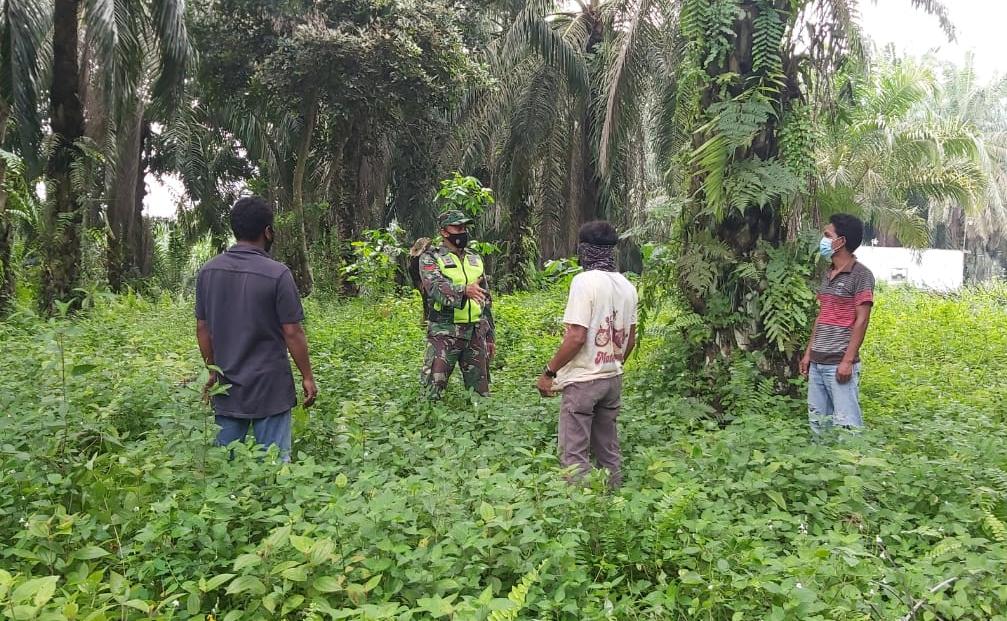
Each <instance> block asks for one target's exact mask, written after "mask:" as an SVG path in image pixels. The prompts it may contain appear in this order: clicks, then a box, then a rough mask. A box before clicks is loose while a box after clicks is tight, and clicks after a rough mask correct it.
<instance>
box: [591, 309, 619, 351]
mask: <svg viewBox="0 0 1007 621" xmlns="http://www.w3.org/2000/svg"><path fill="white" fill-rule="evenodd" d="M618 317H619V311H617V310H615V309H612V311H611V312H610V313H609V314H608V315H606V317H605V321H604V323H602V325H601V327H600V328H598V331H597V332H595V335H594V346H595V347H597V348H598V350H599V351H598V353H597V354H595V357H594V363H595V364H596V365H606V364H612V363H613V362H616V361H618V362H622V360H623V354H622V352H623V351H625V346H626V337H627V330H626V328H625V327H622V328H619V327H616V326H618V325H619V324H618V323H617V321H616V319H617V318H618ZM610 344H614V345H615V351H601V350H602V348H605V347H608V346H609V345H610Z"/></svg>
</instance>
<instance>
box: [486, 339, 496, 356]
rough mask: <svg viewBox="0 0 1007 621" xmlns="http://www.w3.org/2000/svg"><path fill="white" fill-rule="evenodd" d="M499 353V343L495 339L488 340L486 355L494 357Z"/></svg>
mask: <svg viewBox="0 0 1007 621" xmlns="http://www.w3.org/2000/svg"><path fill="white" fill-rule="evenodd" d="M496 355H497V344H496V343H494V342H493V341H486V357H487V358H493V357H494V356H496Z"/></svg>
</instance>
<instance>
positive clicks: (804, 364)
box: [801, 351, 811, 377]
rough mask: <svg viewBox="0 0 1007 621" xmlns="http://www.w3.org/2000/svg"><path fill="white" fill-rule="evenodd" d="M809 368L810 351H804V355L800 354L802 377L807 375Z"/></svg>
mask: <svg viewBox="0 0 1007 621" xmlns="http://www.w3.org/2000/svg"><path fill="white" fill-rule="evenodd" d="M810 370H811V352H810V351H806V352H804V355H803V356H801V375H803V376H804V377H807V376H808V372H809V371H810Z"/></svg>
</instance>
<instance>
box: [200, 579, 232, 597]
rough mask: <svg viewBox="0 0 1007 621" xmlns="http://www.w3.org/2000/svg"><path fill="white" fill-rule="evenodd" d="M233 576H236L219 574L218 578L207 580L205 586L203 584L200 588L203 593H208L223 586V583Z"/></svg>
mask: <svg viewBox="0 0 1007 621" xmlns="http://www.w3.org/2000/svg"><path fill="white" fill-rule="evenodd" d="M235 575H236V574H220V575H219V576H214V577H212V578H210V579H209V580H207V581H206V584H204V585H203V586H202V587H201V589H202V591H203V592H204V593H208V592H210V591H212V590H214V589H216V588H218V587H219V586H220V585H222V584H224V583H225V582H227V581H228V580H230V579H231V578H233V577H234V576H235Z"/></svg>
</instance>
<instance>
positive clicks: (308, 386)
mask: <svg viewBox="0 0 1007 621" xmlns="http://www.w3.org/2000/svg"><path fill="white" fill-rule="evenodd" d="M301 388H303V389H304V407H306V408H310V407H311V406H312V405H314V403H315V399H317V398H318V386H316V385H315V380H314V378H312V377H305V378H304V379H302V380H301Z"/></svg>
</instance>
